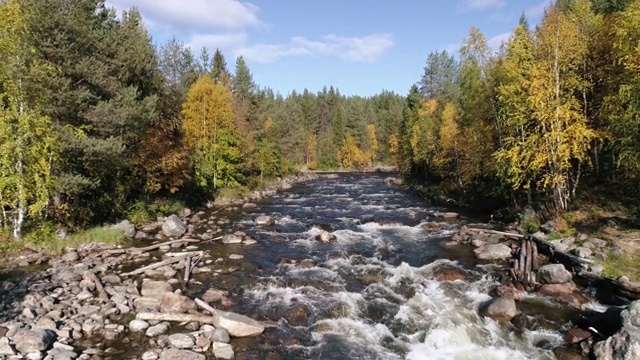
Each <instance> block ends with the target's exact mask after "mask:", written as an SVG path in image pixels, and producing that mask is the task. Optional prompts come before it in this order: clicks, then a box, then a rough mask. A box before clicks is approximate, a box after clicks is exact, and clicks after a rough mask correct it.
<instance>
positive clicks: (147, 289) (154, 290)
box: [140, 279, 173, 298]
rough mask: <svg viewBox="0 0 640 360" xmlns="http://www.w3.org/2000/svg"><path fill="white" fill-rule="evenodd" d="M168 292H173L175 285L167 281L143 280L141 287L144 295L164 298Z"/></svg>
mask: <svg viewBox="0 0 640 360" xmlns="http://www.w3.org/2000/svg"><path fill="white" fill-rule="evenodd" d="M168 292H173V286H171V284H169V283H168V282H166V281H156V280H149V279H144V280H142V288H141V289H140V293H141V294H142V296H147V297H152V298H162V296H163V295H164V294H166V293H168Z"/></svg>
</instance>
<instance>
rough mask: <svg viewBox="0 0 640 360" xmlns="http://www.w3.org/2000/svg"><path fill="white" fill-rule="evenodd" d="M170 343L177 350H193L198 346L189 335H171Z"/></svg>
mask: <svg viewBox="0 0 640 360" xmlns="http://www.w3.org/2000/svg"><path fill="white" fill-rule="evenodd" d="M169 343H170V344H171V346H173V347H174V348H176V349H191V348H192V347H194V346H195V345H196V341H195V339H194V338H193V336H191V335H189V334H171V335H169Z"/></svg>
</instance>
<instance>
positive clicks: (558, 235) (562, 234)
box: [547, 228, 577, 240]
mask: <svg viewBox="0 0 640 360" xmlns="http://www.w3.org/2000/svg"><path fill="white" fill-rule="evenodd" d="M576 232H577V231H576V229H573V228H569V229H565V230H562V231H554V232H552V233H550V234H548V235H547V240H560V239H565V238H568V237H571V236H575V235H576Z"/></svg>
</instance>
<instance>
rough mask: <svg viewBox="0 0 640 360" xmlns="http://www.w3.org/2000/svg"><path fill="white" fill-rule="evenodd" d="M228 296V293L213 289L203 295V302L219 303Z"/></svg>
mask: <svg viewBox="0 0 640 360" xmlns="http://www.w3.org/2000/svg"><path fill="white" fill-rule="evenodd" d="M227 294H228V293H227V292H226V291H223V290H218V289H214V288H211V289H209V290H207V291H206V292H205V293H204V294H203V295H202V300H204V301H206V302H210V303H213V302H218V301H220V300H222V298H224V297H225V296H227Z"/></svg>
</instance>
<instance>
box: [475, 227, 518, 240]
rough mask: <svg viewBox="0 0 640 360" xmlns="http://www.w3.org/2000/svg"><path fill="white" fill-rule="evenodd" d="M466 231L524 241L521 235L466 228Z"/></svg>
mask: <svg viewBox="0 0 640 360" xmlns="http://www.w3.org/2000/svg"><path fill="white" fill-rule="evenodd" d="M467 230H468V231H475V232H484V233H489V234H495V235H502V236H506V237H512V238H516V239H524V238H525V235H522V234H515V233H510V232H504V231H498V230H489V229H478V228H467Z"/></svg>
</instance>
